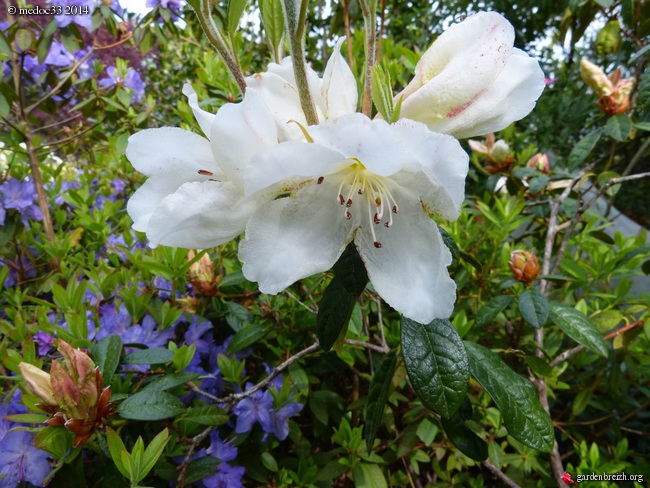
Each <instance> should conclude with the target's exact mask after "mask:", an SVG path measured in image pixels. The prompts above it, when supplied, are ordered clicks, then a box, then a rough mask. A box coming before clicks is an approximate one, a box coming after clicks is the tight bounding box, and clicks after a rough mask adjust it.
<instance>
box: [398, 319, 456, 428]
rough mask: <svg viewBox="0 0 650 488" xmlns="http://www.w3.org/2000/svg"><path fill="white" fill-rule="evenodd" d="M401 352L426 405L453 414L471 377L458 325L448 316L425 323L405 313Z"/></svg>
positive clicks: (419, 394)
mask: <svg viewBox="0 0 650 488" xmlns="http://www.w3.org/2000/svg"><path fill="white" fill-rule="evenodd" d="M402 355H403V356H404V363H405V364H406V371H407V372H408V375H409V378H410V379H411V384H412V385H413V388H414V389H415V392H416V393H417V395H418V397H419V398H420V400H421V401H422V403H423V404H424V406H426V407H427V408H430V409H431V410H434V411H435V412H437V413H439V414H440V415H442V416H444V417H451V416H452V415H453V414H454V412H455V411H456V410H458V408H459V407H460V405H461V403H462V402H463V399H464V398H465V393H467V383H468V381H469V371H468V358H467V352H466V351H465V347H464V346H463V341H462V339H461V338H460V336H459V335H458V332H457V331H456V328H455V327H454V326H453V325H452V323H451V322H449V321H448V320H442V319H435V320H433V321H432V322H431V323H430V324H427V325H424V324H419V323H417V322H415V321H413V320H411V319H409V318H406V317H402Z"/></svg>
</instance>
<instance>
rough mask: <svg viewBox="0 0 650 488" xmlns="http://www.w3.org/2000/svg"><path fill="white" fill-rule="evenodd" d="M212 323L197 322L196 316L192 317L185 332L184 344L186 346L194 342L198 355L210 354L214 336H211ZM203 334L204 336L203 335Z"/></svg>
mask: <svg viewBox="0 0 650 488" xmlns="http://www.w3.org/2000/svg"><path fill="white" fill-rule="evenodd" d="M211 331H212V323H210V322H207V321H206V322H201V323H199V319H198V317H197V316H196V315H195V316H193V317H192V323H191V324H190V326H189V327H188V328H187V331H186V332H185V344H187V345H188V346H190V345H192V344H194V345H195V346H196V352H197V353H199V354H200V355H203V356H206V355H208V354H210V350H211V348H212V346H213V345H214V338H213V337H212V332H211ZM204 334H205V337H203V335H204Z"/></svg>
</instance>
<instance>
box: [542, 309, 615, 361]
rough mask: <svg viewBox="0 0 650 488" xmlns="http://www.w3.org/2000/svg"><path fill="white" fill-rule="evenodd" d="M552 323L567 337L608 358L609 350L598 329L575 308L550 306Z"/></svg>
mask: <svg viewBox="0 0 650 488" xmlns="http://www.w3.org/2000/svg"><path fill="white" fill-rule="evenodd" d="M549 317H550V319H551V322H553V323H554V324H555V325H557V326H558V327H559V328H560V329H562V330H563V331H564V332H565V333H566V335H568V336H569V337H570V338H571V339H573V340H574V341H576V342H577V343H578V344H582V345H583V346H585V347H586V348H587V349H590V350H592V351H593V352H595V353H596V354H600V355H601V356H604V357H607V356H608V354H609V349H608V347H607V343H606V342H605V339H603V336H602V335H601V334H600V332H598V329H596V327H595V326H594V325H593V324H592V323H591V322H589V319H588V318H587V317H585V316H584V315H583V314H582V313H580V312H579V311H578V310H576V309H575V308H573V307H567V306H566V305H560V304H559V303H556V302H553V303H551V304H550V306H549Z"/></svg>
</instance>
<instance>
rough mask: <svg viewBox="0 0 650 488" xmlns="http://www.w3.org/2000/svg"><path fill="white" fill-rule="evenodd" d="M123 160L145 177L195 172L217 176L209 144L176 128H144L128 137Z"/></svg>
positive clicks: (191, 133)
mask: <svg viewBox="0 0 650 488" xmlns="http://www.w3.org/2000/svg"><path fill="white" fill-rule="evenodd" d="M126 157H127V158H128V159H129V161H130V162H131V164H132V165H133V167H134V168H135V169H136V170H138V171H139V172H140V173H144V174H145V175H147V176H152V175H156V174H166V173H176V172H178V171H186V172H187V173H188V174H190V173H192V174H196V173H198V171H199V170H206V171H210V172H212V173H215V174H217V173H220V170H219V167H218V166H217V164H216V163H215V161H214V158H213V157H212V149H211V147H210V142H209V141H208V140H207V139H205V138H204V137H201V136H199V135H198V134H194V133H193V132H189V131H186V130H183V129H179V128H177V127H161V128H159V129H147V130H143V131H140V132H138V133H136V134H133V135H132V136H131V137H129V144H128V146H127V147H126Z"/></svg>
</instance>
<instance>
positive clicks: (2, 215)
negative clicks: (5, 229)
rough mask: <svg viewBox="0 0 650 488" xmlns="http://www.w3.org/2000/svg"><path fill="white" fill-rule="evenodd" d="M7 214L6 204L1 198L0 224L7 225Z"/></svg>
mask: <svg viewBox="0 0 650 488" xmlns="http://www.w3.org/2000/svg"><path fill="white" fill-rule="evenodd" d="M6 215H7V212H5V206H4V205H3V204H2V200H0V225H5V216H6Z"/></svg>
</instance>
